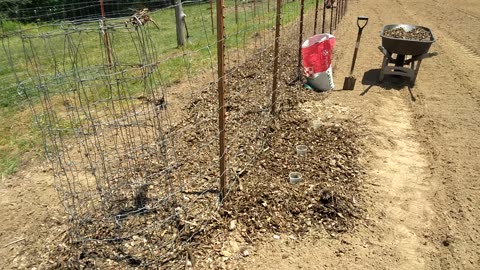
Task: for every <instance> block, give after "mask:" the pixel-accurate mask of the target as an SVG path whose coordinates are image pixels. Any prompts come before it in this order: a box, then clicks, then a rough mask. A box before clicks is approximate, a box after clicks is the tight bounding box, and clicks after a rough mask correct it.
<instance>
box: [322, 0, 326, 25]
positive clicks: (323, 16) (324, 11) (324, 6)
mask: <svg viewBox="0 0 480 270" xmlns="http://www.w3.org/2000/svg"><path fill="white" fill-rule="evenodd" d="M326 7H327V1H325V0H323V15H322V18H323V19H322V33H325V16H326V15H327V9H326Z"/></svg>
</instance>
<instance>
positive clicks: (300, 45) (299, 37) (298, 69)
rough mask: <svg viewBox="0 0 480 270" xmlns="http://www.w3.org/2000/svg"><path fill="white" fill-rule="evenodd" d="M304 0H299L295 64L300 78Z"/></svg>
mask: <svg viewBox="0 0 480 270" xmlns="http://www.w3.org/2000/svg"><path fill="white" fill-rule="evenodd" d="M304 6H305V0H300V33H299V35H298V66H297V73H298V74H297V75H298V76H297V78H298V79H299V80H301V79H302V71H301V70H302V43H303V13H304Z"/></svg>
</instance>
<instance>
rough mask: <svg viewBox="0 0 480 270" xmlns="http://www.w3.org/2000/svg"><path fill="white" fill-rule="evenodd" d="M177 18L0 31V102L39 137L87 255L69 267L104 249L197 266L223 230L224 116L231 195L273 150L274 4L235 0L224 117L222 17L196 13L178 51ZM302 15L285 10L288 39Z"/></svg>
mask: <svg viewBox="0 0 480 270" xmlns="http://www.w3.org/2000/svg"><path fill="white" fill-rule="evenodd" d="M108 3H109V2H108V1H106V4H108ZM305 3H306V4H305V5H306V6H307V11H308V10H311V9H313V7H314V6H315V1H305ZM92 4H95V5H96V3H92ZM302 4H303V1H302ZM119 5H120V4H119ZM174 8H175V5H173V6H168V7H166V8H161V9H158V10H155V11H151V16H152V18H154V19H155V20H156V22H157V24H158V26H157V27H155V26H154V25H153V24H145V25H142V26H138V25H133V24H131V23H130V22H129V19H128V18H127V17H121V18H112V19H107V20H104V19H100V18H99V19H97V20H91V21H82V23H77V22H71V21H60V22H56V23H37V24H33V25H31V26H32V27H29V28H25V27H24V28H12V27H10V26H9V24H11V23H10V22H8V21H2V34H1V38H0V39H1V44H2V50H3V52H4V53H3V55H2V56H1V58H0V61H1V62H3V63H4V64H5V66H6V67H8V68H9V71H10V73H9V74H11V75H9V76H5V77H3V84H2V88H1V92H2V94H3V95H5V96H7V95H10V94H11V93H12V92H14V93H15V95H16V96H17V97H18V98H21V99H23V100H24V101H25V102H26V103H28V105H29V107H30V109H31V111H32V118H33V122H34V123H35V128H36V129H37V130H38V131H39V132H40V133H41V134H42V140H43V146H44V150H45V153H46V155H47V157H48V159H49V160H50V161H51V164H52V166H53V172H54V177H55V186H56V189H57V191H58V194H59V198H60V201H61V203H62V204H63V206H64V209H65V211H66V212H67V213H68V216H69V219H70V221H71V230H69V236H70V237H71V242H70V243H71V244H72V245H77V246H76V247H77V249H76V250H75V251H69V252H74V253H75V256H71V257H70V258H71V259H70V260H67V261H66V262H65V263H66V264H65V266H70V267H72V266H78V265H83V266H92V265H89V263H91V260H89V259H91V258H92V257H95V256H101V255H99V254H98V252H100V251H99V250H102V252H103V254H110V255H108V256H106V255H105V256H106V257H109V258H111V260H113V261H117V262H118V261H120V262H124V263H127V265H130V266H139V265H142V266H145V267H148V266H152V267H153V266H154V265H157V266H158V265H161V266H162V267H163V268H165V269H171V268H181V267H183V266H184V265H183V263H184V261H185V260H177V259H178V258H185V259H188V256H191V255H189V253H190V250H191V249H192V247H191V245H192V243H193V244H195V243H196V242H195V241H192V240H195V239H196V238H198V237H201V236H202V235H206V234H207V233H208V232H210V231H211V230H212V229H213V228H216V227H218V226H219V225H218V222H216V221H217V220H218V219H221V217H220V214H221V213H220V212H221V203H222V201H219V196H218V193H219V178H220V177H221V175H219V173H218V163H219V159H221V158H222V156H221V155H219V150H218V140H219V133H220V132H221V131H222V130H219V129H218V125H219V122H218V121H219V120H218V113H219V110H221V109H225V111H226V114H227V116H228V128H227V138H228V144H227V152H226V153H225V155H226V160H227V170H226V171H225V172H222V173H224V174H226V175H228V178H227V179H228V181H227V186H226V192H227V194H230V192H232V191H233V189H234V188H238V185H239V181H238V179H239V177H241V176H242V175H243V174H244V173H245V172H247V171H249V170H253V169H254V168H255V166H256V165H257V163H256V162H257V158H258V156H259V155H260V154H261V153H262V152H264V151H265V149H266V147H267V146H266V143H267V142H268V139H269V135H268V134H269V130H270V129H271V124H272V123H273V122H274V116H273V115H272V114H271V108H272V100H271V98H270V96H271V91H272V81H273V77H274V75H273V67H272V62H273V60H274V58H275V57H277V58H278V57H279V56H278V55H276V56H274V55H273V45H274V43H275V42H274V41H275V35H274V34H275V33H274V28H275V18H276V10H275V3H273V1H272V3H271V2H270V1H261V2H256V1H250V2H242V3H237V1H228V2H227V5H226V8H225V12H226V15H227V16H226V17H225V22H226V26H225V37H224V42H225V47H226V52H225V66H226V72H225V74H224V75H223V78H224V79H225V81H226V85H227V87H226V89H227V90H226V98H225V106H224V107H223V108H219V107H218V103H217V100H218V97H217V94H218V93H217V87H218V82H219V80H220V79H221V78H222V76H220V77H219V76H218V75H217V68H216V63H217V60H218V59H217V54H216V53H217V43H218V42H219V40H218V39H217V37H216V36H215V32H216V31H217V30H216V29H215V28H214V27H213V26H214V23H213V15H211V14H209V13H208V12H206V11H210V10H211V9H212V6H211V5H210V4H209V3H208V2H206V3H201V4H197V5H192V6H189V8H186V13H187V25H188V26H189V29H188V31H189V33H190V34H191V35H189V36H187V40H188V44H187V45H186V46H183V47H178V48H177V47H176V44H175V37H174V36H172V35H171V34H169V33H168V32H167V31H165V28H172V27H174V18H175V13H174ZM118 10H120V8H119V9H118ZM195 10H196V11H195ZM300 11H301V3H300V2H299V1H292V2H289V1H286V2H284V5H283V8H282V27H283V28H282V29H283V30H285V32H283V33H282V36H281V37H278V38H279V39H281V40H283V41H286V42H289V40H292V38H293V37H295V39H296V37H297V35H298V32H299V28H300V27H303V25H302V24H303V22H301V21H300V20H299V18H300ZM25 12H26V11H25ZM29 12H30V11H29ZM72 12H73V11H72ZM212 14H213V12H212ZM108 15H109V14H108V13H107V16H108ZM110 15H111V14H110ZM120 15H123V13H122V14H120ZM167 22H169V24H167ZM189 22H190V23H189ZM192 22H195V23H192ZM301 25H302V26H301ZM315 27H316V26H315ZM308 30H309V31H312V30H311V29H308ZM188 31H187V32H188ZM300 32H301V31H300ZM312 32H313V31H312ZM165 40H172V41H171V42H164V41H165ZM295 53H296V51H295V50H293V54H291V55H286V56H288V57H290V56H291V57H293V58H292V59H295V58H296V55H295ZM295 69H296V63H295V60H293V67H292V70H295ZM297 75H298V74H297ZM280 94H282V93H280ZM279 102H281V101H279ZM94 253H95V254H94ZM132 254H134V255H132ZM198 255H199V256H201V255H202V254H198ZM203 255H204V254H203ZM109 260H110V259H109ZM107 261H108V260H107Z"/></svg>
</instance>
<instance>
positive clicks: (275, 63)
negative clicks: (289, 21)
mask: <svg viewBox="0 0 480 270" xmlns="http://www.w3.org/2000/svg"><path fill="white" fill-rule="evenodd" d="M281 21H282V0H277V17H276V21H275V52H274V54H273V55H274V56H273V57H274V59H273V83H272V107H271V110H270V113H271V114H272V115H275V113H276V110H275V108H276V103H277V87H278V60H279V59H278V56H279V51H280V27H281Z"/></svg>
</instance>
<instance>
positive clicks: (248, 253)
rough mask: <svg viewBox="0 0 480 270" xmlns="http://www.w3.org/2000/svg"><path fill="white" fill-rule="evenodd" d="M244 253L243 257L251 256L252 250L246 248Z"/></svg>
mask: <svg viewBox="0 0 480 270" xmlns="http://www.w3.org/2000/svg"><path fill="white" fill-rule="evenodd" d="M242 255H243V257H248V256H250V252H249V251H248V250H244V251H243V252H242Z"/></svg>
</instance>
